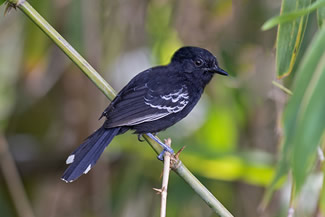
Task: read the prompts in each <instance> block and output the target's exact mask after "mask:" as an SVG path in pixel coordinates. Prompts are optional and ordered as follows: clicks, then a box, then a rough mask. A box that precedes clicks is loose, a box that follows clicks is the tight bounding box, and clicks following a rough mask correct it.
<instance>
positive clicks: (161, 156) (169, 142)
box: [157, 138, 174, 161]
mask: <svg viewBox="0 0 325 217" xmlns="http://www.w3.org/2000/svg"><path fill="white" fill-rule="evenodd" d="M163 144H164V146H163V148H164V150H163V151H162V152H160V154H159V155H158V157H157V158H158V159H159V160H161V161H163V160H164V155H165V152H166V151H168V152H169V153H170V154H171V156H173V155H174V150H173V149H172V148H171V147H170V146H171V145H172V140H171V139H170V138H168V139H165V143H163Z"/></svg>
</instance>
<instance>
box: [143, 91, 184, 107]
mask: <svg viewBox="0 0 325 217" xmlns="http://www.w3.org/2000/svg"><path fill="white" fill-rule="evenodd" d="M186 89H187V88H186V86H182V88H181V89H179V90H178V91H177V92H175V93H170V94H167V95H161V96H160V98H161V99H163V100H165V101H168V102H166V103H167V104H168V105H155V104H153V103H152V102H150V100H149V99H147V98H144V99H145V104H146V105H149V106H150V107H152V108H156V109H164V110H167V112H168V113H176V112H179V111H181V110H182V109H183V108H184V107H185V106H186V105H187V104H188V99H189V96H188V92H187V90H186ZM171 103H173V104H172V105H171ZM163 104H164V103H163Z"/></svg>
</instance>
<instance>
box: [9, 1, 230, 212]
mask: <svg viewBox="0 0 325 217" xmlns="http://www.w3.org/2000/svg"><path fill="white" fill-rule="evenodd" d="M8 2H11V3H13V4H14V3H15V2H16V1H15V0H8ZM16 7H18V8H19V9H20V10H21V11H22V12H23V13H24V14H25V15H26V16H27V17H28V18H30V19H31V20H32V21H33V22H34V23H35V24H36V25H37V26H38V27H39V28H40V29H41V30H42V31H43V32H44V33H45V34H46V35H47V36H48V37H49V38H50V39H52V40H53V42H54V43H55V44H57V45H58V47H59V48H61V50H62V51H63V52H64V53H65V54H66V55H67V56H68V57H69V58H70V59H71V60H72V61H73V62H74V63H75V64H76V65H77V66H78V67H79V68H80V70H81V71H82V72H83V73H84V74H86V75H87V76H88V78H89V79H90V80H91V81H92V82H93V83H94V84H95V85H96V86H97V87H98V88H99V89H100V90H101V91H102V92H103V93H104V94H105V96H107V98H108V99H109V100H113V99H114V97H115V96H116V92H115V90H114V89H113V88H112V87H111V86H110V85H109V84H108V83H107V82H106V81H105V80H104V79H103V78H102V77H101V76H100V75H99V74H98V73H97V72H96V70H95V69H94V68H93V67H91V65H90V64H89V63H88V62H87V61H86V60H85V59H84V58H83V57H82V56H81V55H80V54H79V53H78V52H77V51H76V50H75V49H74V48H73V47H72V46H71V45H70V44H69V43H68V42H67V41H66V40H65V39H64V38H63V37H62V36H61V35H60V34H59V33H58V32H57V31H56V30H55V29H54V28H53V27H52V26H51V25H50V24H49V23H48V22H47V21H46V20H45V19H44V18H43V17H42V16H41V15H40V14H39V13H38V12H37V11H36V10H35V9H34V8H33V7H32V6H31V5H30V4H29V3H28V2H27V1H24V2H22V3H21V4H19V5H16ZM144 138H145V139H146V140H147V142H148V143H149V145H150V146H151V147H152V148H153V149H154V151H155V152H156V153H160V152H161V151H162V148H161V146H160V145H159V144H158V143H157V142H155V141H154V140H153V139H151V138H149V137H148V136H147V135H144ZM174 171H175V172H176V173H177V174H178V175H179V176H180V177H182V178H183V179H184V180H185V182H187V183H188V184H189V185H190V187H191V188H192V189H193V190H194V191H195V192H196V193H197V194H198V195H199V196H200V197H201V198H202V199H203V200H204V201H205V202H206V203H207V204H208V205H209V206H210V207H211V208H212V209H213V210H214V211H215V212H216V213H217V214H219V215H220V216H221V217H232V215H231V214H230V212H229V211H228V210H227V209H226V208H225V207H224V206H223V205H222V204H221V203H220V202H219V201H218V200H217V199H216V198H215V197H214V196H213V195H212V194H211V192H209V191H208V189H207V188H205V187H204V185H202V184H201V183H200V182H199V180H198V179H196V178H195V176H194V175H193V174H192V173H191V172H190V171H189V170H188V169H187V168H186V167H185V166H184V165H183V163H182V162H181V161H180V160H178V161H177V167H175V168H174Z"/></svg>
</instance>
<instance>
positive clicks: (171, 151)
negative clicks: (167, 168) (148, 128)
mask: <svg viewBox="0 0 325 217" xmlns="http://www.w3.org/2000/svg"><path fill="white" fill-rule="evenodd" d="M147 135H148V136H149V137H150V138H151V139H153V140H155V141H156V142H157V143H158V144H159V145H160V146H161V147H162V148H163V150H162V152H160V153H159V155H158V157H157V158H158V159H159V160H161V161H163V160H164V154H165V152H166V151H168V152H169V153H170V154H172V155H173V154H174V153H175V152H174V150H173V149H172V148H171V147H170V146H168V144H171V140H170V139H168V140H165V142H166V144H165V143H163V142H161V141H160V140H159V139H158V138H157V137H155V136H154V135H152V134H151V133H147Z"/></svg>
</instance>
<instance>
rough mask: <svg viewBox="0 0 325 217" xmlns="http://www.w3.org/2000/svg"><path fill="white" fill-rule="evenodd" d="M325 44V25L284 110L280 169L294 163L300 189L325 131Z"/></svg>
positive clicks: (312, 45) (315, 39) (295, 176)
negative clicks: (283, 134) (283, 135)
mask: <svg viewBox="0 0 325 217" xmlns="http://www.w3.org/2000/svg"><path fill="white" fill-rule="evenodd" d="M324 45H325V28H322V29H321V30H320V31H319V32H318V33H317V34H316V35H315V37H314V40H313V42H312V43H311V45H310V46H309V48H308V50H307V52H306V54H305V56H304V58H303V61H302V63H301V65H300V66H299V68H298V72H297V76H296V79H295V83H294V87H293V93H294V94H293V96H292V97H291V98H290V100H289V102H288V105H287V107H286V109H285V112H284V131H285V139H284V146H283V155H282V161H281V163H282V164H283V165H280V168H287V167H288V164H289V165H290V166H291V168H292V169H293V177H294V182H295V183H296V186H297V191H299V190H300V189H301V186H302V184H303V183H304V181H305V177H306V175H307V174H308V172H309V170H310V167H311V165H312V163H313V161H314V159H315V153H316V150H317V146H318V144H319V143H320V141H321V138H322V135H323V133H324V130H325V112H324V111H325V101H324V93H325V46H324ZM279 172H282V173H283V171H279V170H278V173H279Z"/></svg>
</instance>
